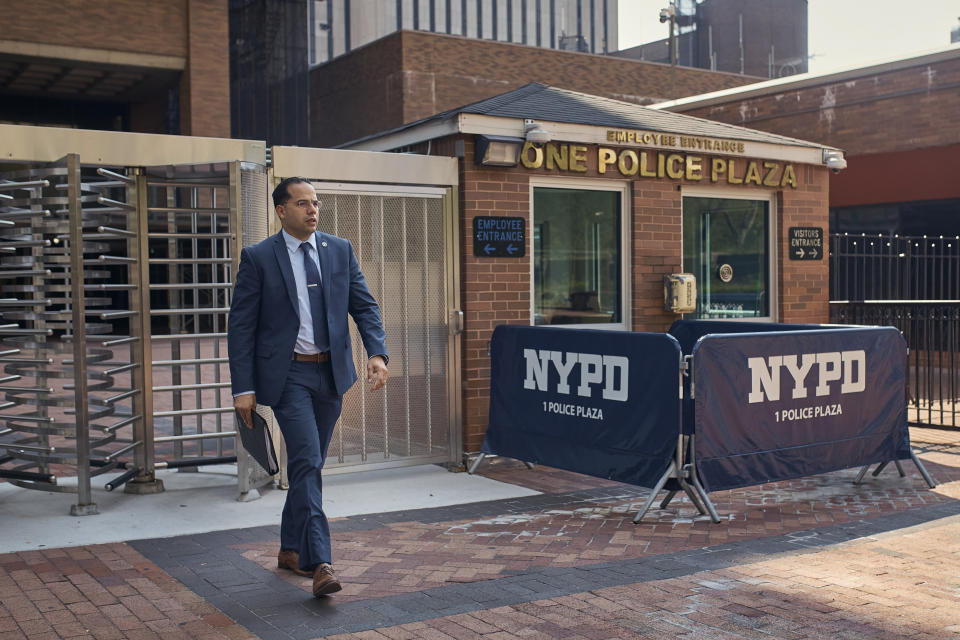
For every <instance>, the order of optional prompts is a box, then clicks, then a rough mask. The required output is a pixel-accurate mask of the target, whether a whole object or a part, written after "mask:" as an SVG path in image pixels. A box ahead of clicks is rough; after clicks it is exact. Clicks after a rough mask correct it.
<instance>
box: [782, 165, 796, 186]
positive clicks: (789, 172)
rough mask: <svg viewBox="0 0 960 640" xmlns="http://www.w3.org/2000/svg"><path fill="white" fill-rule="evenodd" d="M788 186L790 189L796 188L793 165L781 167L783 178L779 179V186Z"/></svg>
mask: <svg viewBox="0 0 960 640" xmlns="http://www.w3.org/2000/svg"><path fill="white" fill-rule="evenodd" d="M787 185H790V187H791V188H792V189H796V188H797V174H795V173H794V172H793V165H792V164H788V165H784V167H783V176H782V177H781V178H780V186H781V187H785V186H787Z"/></svg>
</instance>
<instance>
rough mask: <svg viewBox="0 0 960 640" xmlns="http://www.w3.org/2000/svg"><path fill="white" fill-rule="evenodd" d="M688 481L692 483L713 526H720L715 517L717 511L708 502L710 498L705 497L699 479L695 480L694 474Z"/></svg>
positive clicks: (718, 517)
mask: <svg viewBox="0 0 960 640" xmlns="http://www.w3.org/2000/svg"><path fill="white" fill-rule="evenodd" d="M690 480H691V481H692V482H693V486H694V487H695V488H696V490H697V493H698V494H699V495H700V499H701V500H703V506H705V507H706V508H707V512H708V513H709V514H710V519H711V520H713V522H714V523H715V524H720V516H719V515H717V510H716V509H714V508H713V503H712V502H710V498H708V497H707V492H706V491H705V490H704V488H703V485H701V484H700V479H699V478H697V474H696V472H693V473H691V474H690Z"/></svg>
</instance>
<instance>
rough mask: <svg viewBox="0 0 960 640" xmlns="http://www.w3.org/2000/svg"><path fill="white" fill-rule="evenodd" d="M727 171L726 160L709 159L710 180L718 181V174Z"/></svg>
mask: <svg viewBox="0 0 960 640" xmlns="http://www.w3.org/2000/svg"><path fill="white" fill-rule="evenodd" d="M726 172H727V162H726V160H724V159H723V158H713V159H712V160H710V182H718V181H719V180H720V174H721V173H726Z"/></svg>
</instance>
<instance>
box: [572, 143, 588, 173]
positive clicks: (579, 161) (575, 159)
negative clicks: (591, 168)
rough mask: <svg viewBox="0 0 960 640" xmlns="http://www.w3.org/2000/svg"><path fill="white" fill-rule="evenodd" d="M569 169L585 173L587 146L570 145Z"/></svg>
mask: <svg viewBox="0 0 960 640" xmlns="http://www.w3.org/2000/svg"><path fill="white" fill-rule="evenodd" d="M570 171H578V172H580V173H586V171H587V148H586V147H585V146H582V145H574V146H571V147H570Z"/></svg>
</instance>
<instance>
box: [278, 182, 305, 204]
mask: <svg viewBox="0 0 960 640" xmlns="http://www.w3.org/2000/svg"><path fill="white" fill-rule="evenodd" d="M298 182H305V183H306V184H310V181H309V180H307V179H306V178H300V177H297V176H294V177H293V178H284V179H283V181H281V182H280V184H278V185H277V188H276V189H274V190H273V206H274V207H279V206H280V205H282V204H286V203H287V200H289V199H290V192H289V191H287V187H289V186H290V185H292V184H297V183H298Z"/></svg>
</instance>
